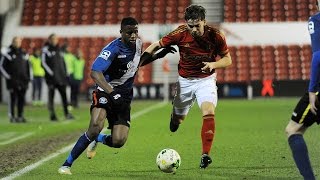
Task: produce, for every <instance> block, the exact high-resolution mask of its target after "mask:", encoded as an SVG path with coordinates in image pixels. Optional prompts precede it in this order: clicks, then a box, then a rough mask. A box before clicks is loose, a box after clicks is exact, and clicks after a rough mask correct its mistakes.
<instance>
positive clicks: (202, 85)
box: [195, 75, 218, 168]
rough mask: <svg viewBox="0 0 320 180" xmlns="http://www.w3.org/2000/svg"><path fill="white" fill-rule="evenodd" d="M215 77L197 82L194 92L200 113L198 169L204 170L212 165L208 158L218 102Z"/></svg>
mask: <svg viewBox="0 0 320 180" xmlns="http://www.w3.org/2000/svg"><path fill="white" fill-rule="evenodd" d="M214 82H215V76H214V75H212V76H210V77H207V78H205V79H203V80H201V81H199V82H197V90H196V92H195V95H196V98H197V102H198V106H199V107H200V109H201V113H202V128H201V142H202V156H201V161H200V168H206V167H207V166H208V165H209V164H211V163H212V159H211V158H210V156H209V155H210V150H211V147H212V144H213V139H214V135H215V117H214V114H215V107H216V104H217V101H218V97H217V88H216V85H215V83H214Z"/></svg>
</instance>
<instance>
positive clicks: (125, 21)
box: [121, 17, 138, 29]
mask: <svg viewBox="0 0 320 180" xmlns="http://www.w3.org/2000/svg"><path fill="white" fill-rule="evenodd" d="M137 24H138V21H137V20H136V19H135V18H133V17H125V18H123V19H122V21H121V29H122V28H123V26H126V25H137Z"/></svg>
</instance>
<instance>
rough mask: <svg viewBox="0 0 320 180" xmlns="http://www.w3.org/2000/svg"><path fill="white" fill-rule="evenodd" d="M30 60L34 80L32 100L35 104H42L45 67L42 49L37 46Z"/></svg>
mask: <svg viewBox="0 0 320 180" xmlns="http://www.w3.org/2000/svg"><path fill="white" fill-rule="evenodd" d="M30 62H31V67H32V73H33V80H32V101H33V105H35V106H38V105H42V104H43V102H42V101H41V96H42V81H43V78H44V69H43V68H42V66H41V49H39V48H35V49H34V51H33V54H32V55H31V56H30Z"/></svg>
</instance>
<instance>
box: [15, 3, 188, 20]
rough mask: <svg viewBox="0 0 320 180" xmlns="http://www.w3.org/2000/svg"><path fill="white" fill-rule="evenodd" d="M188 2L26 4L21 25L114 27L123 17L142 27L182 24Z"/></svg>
mask: <svg viewBox="0 0 320 180" xmlns="http://www.w3.org/2000/svg"><path fill="white" fill-rule="evenodd" d="M190 3H191V1H190V0H184V1H177V0H167V1H153V0H144V1H140V0H108V1H104V0H94V1H81V0H72V1H70V0H62V1H56V0H47V1H42V0H25V1H24V8H23V15H22V19H21V24H22V25H24V26H34V25H38V26H39V25H49V26H54V25H88V24H117V23H119V22H120V21H121V19H122V18H123V17H126V16H132V17H135V18H136V19H137V20H138V21H139V22H140V23H143V24H151V23H158V24H165V23H178V22H183V21H184V19H183V15H184V14H183V13H184V9H185V8H186V7H187V6H188V5H190Z"/></svg>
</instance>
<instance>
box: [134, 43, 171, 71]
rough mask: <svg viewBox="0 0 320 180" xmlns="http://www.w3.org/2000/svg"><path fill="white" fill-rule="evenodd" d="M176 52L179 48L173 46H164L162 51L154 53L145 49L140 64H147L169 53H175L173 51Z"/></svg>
mask: <svg viewBox="0 0 320 180" xmlns="http://www.w3.org/2000/svg"><path fill="white" fill-rule="evenodd" d="M176 52H177V50H176V49H175V48H174V47H172V46H169V47H164V48H162V49H161V50H160V51H158V52H156V53H153V54H151V53H148V52H146V51H145V52H144V53H143V54H142V56H141V61H140V66H144V65H147V64H149V63H151V62H153V61H154V60H156V59H160V58H163V57H165V56H166V55H167V54H168V53H172V54H173V53H176Z"/></svg>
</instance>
